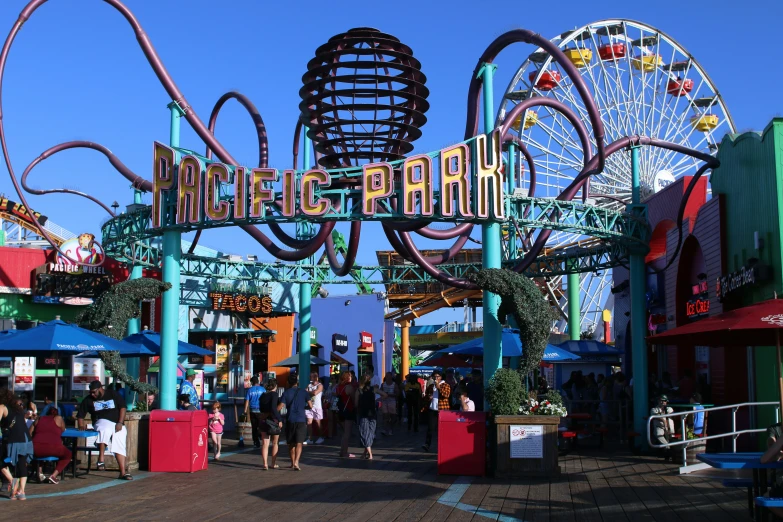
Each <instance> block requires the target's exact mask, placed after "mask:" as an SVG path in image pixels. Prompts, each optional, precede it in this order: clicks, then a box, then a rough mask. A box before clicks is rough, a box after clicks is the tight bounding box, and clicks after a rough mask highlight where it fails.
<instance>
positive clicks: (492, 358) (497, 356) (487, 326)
mask: <svg viewBox="0 0 783 522" xmlns="http://www.w3.org/2000/svg"><path fill="white" fill-rule="evenodd" d="M495 69H497V66H496V65H495V64H492V63H485V64H484V66H483V67H482V68H481V70H480V71H479V75H481V79H482V82H483V95H484V133H486V134H489V133H491V132H492V130H493V129H494V126H495V125H494V123H495V122H494V117H493V116H494V114H495V103H494V100H493V88H494V87H493V85H492V77H493V75H494V74H495ZM481 243H482V244H481V246H482V249H481V266H482V268H500V259H501V252H500V251H501V246H500V225H499V224H498V223H486V224H484V225H481ZM482 303H483V305H482V312H483V315H484V385H485V386H486V385H487V384H488V383H489V379H490V378H491V377H492V376H493V375H495V372H496V371H497V370H498V368H500V366H501V364H502V363H503V354H502V352H501V349H500V337H501V324H500V320H499V318H498V308H499V307H500V296H499V295H497V294H493V293H492V292H487V291H484V296H483V298H482ZM485 406H486V405H485Z"/></svg>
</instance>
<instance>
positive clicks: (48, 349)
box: [0, 319, 127, 356]
mask: <svg viewBox="0 0 783 522" xmlns="http://www.w3.org/2000/svg"><path fill="white" fill-rule="evenodd" d="M7 331H8V332H10V331H11V330H7ZM126 347H127V346H126V344H125V342H124V341H118V340H117V339H112V338H111V337H107V336H105V335H102V334H99V333H98V332H93V331H92V330H88V329H86V328H82V327H80V326H77V325H75V324H70V323H66V322H65V321H60V320H59V319H55V320H53V321H48V322H45V323H41V324H40V325H38V326H36V327H35V328H30V329H29V330H19V331H17V333H15V334H13V335H7V334H6V335H0V354H9V355H11V356H25V355H26V356H34V355H40V354H43V353H52V352H55V353H61V352H68V353H79V352H84V351H88V350H91V351H101V350H121V349H123V348H126Z"/></svg>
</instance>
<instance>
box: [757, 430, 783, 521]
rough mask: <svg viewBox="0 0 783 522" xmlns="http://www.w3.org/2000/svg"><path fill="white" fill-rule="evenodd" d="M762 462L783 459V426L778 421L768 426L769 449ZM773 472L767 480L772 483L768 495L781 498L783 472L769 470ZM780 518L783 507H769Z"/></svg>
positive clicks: (782, 492) (782, 514)
mask: <svg viewBox="0 0 783 522" xmlns="http://www.w3.org/2000/svg"><path fill="white" fill-rule="evenodd" d="M760 460H761V463H762V464H769V463H770V462H777V461H779V460H783V428H782V427H781V424H780V423H779V422H778V423H777V424H773V425H772V426H770V427H769V428H767V451H766V452H765V453H764V454H763V455H762V456H761V459H760ZM769 471H770V472H771V473H773V477H768V478H767V482H768V483H769V484H772V487H770V488H769V491H768V492H767V495H766V496H768V497H772V498H780V497H783V474H781V473H778V474H774V473H775V470H774V469H773V470H769ZM767 509H769V510H770V511H771V512H772V513H774V514H775V516H776V517H778V518H783V509H781V508H767Z"/></svg>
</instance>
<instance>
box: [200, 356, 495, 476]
mask: <svg viewBox="0 0 783 522" xmlns="http://www.w3.org/2000/svg"><path fill="white" fill-rule="evenodd" d="M449 377H451V378H453V377H454V376H453V375H449ZM250 385H251V386H250V388H248V389H247V391H246V395H245V409H244V412H245V414H246V417H247V418H248V419H249V421H250V425H251V430H252V437H253V443H254V446H255V447H257V448H260V449H261V460H262V469H264V470H267V469H279V467H280V466H279V465H278V463H277V455H278V450H279V446H283V445H284V446H287V447H288V453H289V457H290V461H291V463H290V466H288V467H289V468H291V469H293V470H296V471H299V470H301V466H300V459H301V456H302V449H303V447H304V446H306V445H308V444H323V443H324V441H325V440H326V439H327V438H331V437H334V436H335V433H336V427H338V426H340V427H342V435H341V439H340V450H339V456H340V457H341V458H357V455H355V454H353V453H351V452H350V446H351V439H352V437H353V433H354V431H355V428H356V427H358V430H357V431H358V435H359V437H358V438H359V444H360V446H361V448H362V449H363V454H362V457H363V458H365V459H367V460H372V459H373V450H372V448H373V444H374V442H375V438H376V435H377V434H378V433H380V434H381V435H385V436H393V435H394V429H395V427H397V426H398V425H399V424H400V423H401V420H402V419H401V417H402V415H401V410H403V409H404V408H407V427H408V431H412V432H418V431H419V422H420V417H422V418H423V419H424V422H425V423H426V425H427V436H426V439H425V444H424V445H423V448H424V449H425V450H426V451H429V449H430V446H431V444H432V439H433V435H434V433H435V431H436V430H437V419H438V411H440V410H447V409H461V410H464V411H474V410H475V401H473V400H472V399H471V395H472V394H471V393H469V391H470V388H471V387H472V388H476V389H478V390H480V392H481V393H483V385H482V384H481V375H480V374H478V375H477V376H474V377H472V378H470V379H467V380H463V381H455V382H454V383H453V386H452V385H451V384H449V383H448V382H447V380H444V379H443V376H442V374H441V373H440V372H439V371H435V372H433V374H432V375H431V377H430V378H429V380H428V381H425V380H424V379H421V378H417V377H416V376H415V375H408V376H406V378H405V381H404V383H403V382H402V381H401V380H400V379H397V378H395V375H394V374H392V373H391V372H389V373H387V374H386V375H385V376H384V378H383V379H382V380H381V379H380V378H378V377H376V376H375V373H374V369H373V368H372V367H368V368H366V369H365V371H364V373H363V375H362V377H361V378H360V379H357V378H356V374H355V373H354V372H353V371H350V370H349V371H344V372H342V373H340V374H339V375H333V376H332V377H331V379H330V380H329V382H328V384H327V385H326V386H324V383H322V382H321V380H320V378H319V376H318V372H312V373H311V375H310V380H309V382H308V383H307V384H306V385H302V384H301V383H300V382H299V376H298V375H297V374H295V373H291V374H289V376H288V379H287V388H286V389H284V390H283V389H278V385H277V381H276V379H275V378H270V379H269V380H267V382H265V383H264V385H261V384H260V381H259V379H258V377H255V376H254V377H253V378H252V379H251V382H250ZM482 403H483V399H482ZM215 406H217V407H219V404H218V403H216V404H215ZM403 406H404V408H403ZM218 415H219V412H214V413H213V416H210V426H212V425H215V426H216V429H217V430H219V431H221V432H222V424H223V422H224V421H223V420H222V416H221V417H218ZM325 417H327V419H326V421H325ZM213 433H214V432H213ZM213 443H214V444H215V446H216V449H215V452H216V453H215V458H216V459H219V458H220V442H219V440H218V441H215V439H214V435H213Z"/></svg>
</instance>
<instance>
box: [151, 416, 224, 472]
mask: <svg viewBox="0 0 783 522" xmlns="http://www.w3.org/2000/svg"><path fill="white" fill-rule="evenodd" d="M208 440H209V433H208V430H207V412H206V411H204V410H196V411H165V410H154V411H152V412H151V413H150V444H149V458H150V460H149V469H150V471H163V472H169V473H193V472H194V471H201V470H202V469H207V457H208V455H209V451H208V449H207V448H208V446H207V441H208Z"/></svg>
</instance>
